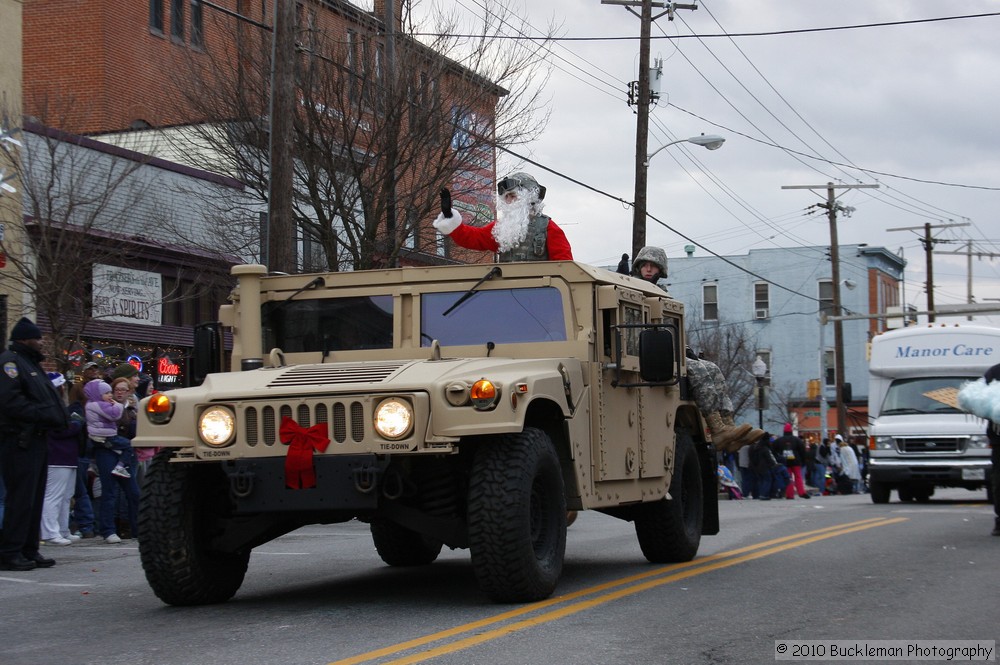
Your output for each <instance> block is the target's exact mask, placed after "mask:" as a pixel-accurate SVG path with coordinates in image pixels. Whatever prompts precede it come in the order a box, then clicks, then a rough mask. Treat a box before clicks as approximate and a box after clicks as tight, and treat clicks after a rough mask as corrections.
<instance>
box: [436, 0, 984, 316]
mask: <svg viewBox="0 0 1000 665" xmlns="http://www.w3.org/2000/svg"><path fill="white" fill-rule="evenodd" d="M482 2H483V0H454V4H455V7H456V9H457V11H459V12H467V13H473V12H477V11H478V12H480V13H481V12H482V11H483V8H482ZM698 4H699V8H698V9H697V10H696V11H689V10H678V12H677V18H676V19H675V20H674V21H668V19H667V17H666V16H662V17H661V18H659V19H657V20H656V22H655V23H654V25H653V29H652V34H653V36H654V38H655V37H663V36H664V35H671V36H682V37H683V38H681V39H673V40H668V39H665V38H661V39H654V41H653V43H652V49H651V53H652V57H653V58H654V59H655V58H660V59H662V61H663V78H662V83H661V91H660V100H659V103H658V104H657V106H656V107H655V108H653V109H652V111H651V121H650V128H651V136H650V141H649V146H650V151H653V150H655V149H656V148H657V147H659V146H661V145H663V144H665V143H667V142H669V141H672V140H675V139H683V138H687V137H690V136H695V135H698V134H701V133H706V134H719V135H722V136H724V137H725V138H726V143H725V145H724V146H723V147H722V148H721V149H719V150H716V151H708V150H705V149H704V148H700V147H697V146H693V145H688V144H680V145H674V146H670V147H667V148H666V149H664V150H663V151H662V152H660V153H659V154H658V155H656V157H655V158H654V159H653V160H652V162H651V164H650V167H649V188H648V211H649V213H650V214H651V215H653V216H655V217H657V218H658V219H659V220H662V222H663V223H662V224H660V223H657V222H655V221H652V220H650V221H649V223H648V226H647V242H648V244H657V245H661V246H663V247H664V248H665V249H666V251H667V255H668V257H680V256H683V254H684V252H683V247H684V245H687V244H689V240H687V239H685V238H683V237H682V234H683V235H686V236H688V237H690V238H692V239H694V240H695V241H697V242H698V243H699V244H701V245H703V246H704V247H705V248H707V250H710V252H714V253H718V254H722V255H734V254H735V255H740V254H745V253H746V252H747V251H748V250H750V249H755V248H766V247H786V248H787V247H797V246H803V245H828V244H829V243H830V231H829V223H828V221H827V218H826V217H825V212H824V211H822V210H815V209H814V210H813V211H812V212H809V211H807V208H808V207H809V206H811V205H812V204H814V203H818V202H822V201H823V200H825V197H826V192H825V191H822V190H818V191H816V192H815V193H813V192H810V191H808V190H784V189H782V186H783V185H824V184H825V183H827V182H831V181H832V182H835V183H837V184H857V183H864V184H879V185H880V188H879V189H877V190H850V191H847V190H844V192H843V193H842V194H840V195H839V201H840V202H841V203H842V204H843V205H845V206H851V207H853V208H854V209H855V210H854V213H853V215H852V216H850V217H849V218H847V217H842V218H841V220H840V222H839V225H838V233H839V240H840V243H841V244H850V243H868V244H869V245H871V246H883V247H886V248H888V249H890V250H892V251H894V252H897V253H898V252H900V251H901V252H902V254H903V255H904V257H905V258H906V260H907V261H908V267H907V271H906V279H907V284H906V291H905V294H906V300H907V302H909V303H911V304H914V305H916V306H917V307H918V308H919V309H921V310H922V309H925V308H926V307H925V306H926V295H925V294H924V291H923V284H924V281H925V279H926V272H925V270H926V268H925V259H924V250H923V247H922V244H921V242H920V236H921V235H922V230H921V231H889V230H888V229H895V228H901V227H922V226H923V225H924V224H925V223H931V224H932V225H934V226H942V225H946V224H968V226H962V227H958V226H953V227H949V228H936V229H934V230H933V235H934V236H935V237H936V238H939V239H941V240H942V242H940V243H938V244H936V247H935V249H936V253H935V257H934V277H935V284H936V285H937V287H936V289H935V300H936V303H937V304H942V303H961V302H965V300H966V292H967V286H966V281H967V275H966V264H967V259H966V258H965V256H959V255H948V254H945V253H944V252H958V251H965V249H966V244H965V243H966V242H967V241H968V240H971V241H972V242H973V245H972V247H973V251H975V252H985V253H989V252H994V253H997V254H998V255H1000V223H998V219H997V218H998V216H1000V132H998V131H997V127H996V124H997V119H998V118H1000V39H998V38H997V35H998V34H1000V2H996V1H986V0H979V1H975V0H973V1H963V2H957V1H948V0H940V1H938V2H933V3H931V2H916V1H904V0H894V1H893V2H872V1H871V0H839V1H838V2H829V1H827V0H794V1H793V0H786V1H784V2H776V1H773V0H772V1H770V2H736V1H733V0H725V1H723V0H705V1H702V2H699V3H698ZM521 11H522V12H523V16H524V17H526V18H527V20H528V21H529V22H530V23H531V24H532V25H533V26H535V27H536V28H537V33H538V34H541V33H543V32H544V31H545V28H546V26H547V25H548V24H549V23H550V22H551V21H552V20H555V21H556V22H558V23H561V26H562V27H561V29H560V35H561V36H562V37H565V38H574V39H573V40H569V39H567V40H565V41H559V42H557V43H555V44H554V45H553V47H552V53H553V57H552V66H553V70H552V77H551V80H550V81H549V84H548V85H547V86H546V89H545V92H546V95H547V96H548V97H549V99H550V110H551V120H550V122H549V124H548V126H547V128H546V130H545V132H544V134H543V135H542V136H541V138H540V139H539V140H538V141H537V142H535V143H533V144H532V145H530V146H527V147H526V148H525V149H524V152H525V154H526V155H527V156H529V157H530V158H531V159H532V160H535V161H537V162H539V163H540V164H542V165H543V166H544V167H546V168H548V169H551V170H552V171H553V172H555V173H548V172H545V171H543V170H541V169H539V168H538V167H536V166H531V165H526V164H524V163H517V162H516V161H511V160H510V158H502V159H501V163H500V166H499V170H500V171H501V172H502V173H501V175H503V174H504V173H506V172H507V171H508V170H510V169H511V168H515V167H516V168H520V167H524V169H525V170H528V171H531V172H533V173H535V174H536V176H537V177H538V180H539V181H541V182H542V184H544V185H545V186H546V187H547V188H548V195H547V196H546V202H547V207H546V213H548V214H549V215H550V216H551V217H552V218H553V219H555V220H556V221H557V222H558V223H559V224H560V225H561V226H563V227H564V229H565V230H566V232H567V235H568V236H569V239H570V242H571V243H572V246H573V252H574V256H575V257H576V258H577V259H579V260H582V261H585V262H587V263H592V264H598V265H604V264H615V263H617V261H618V258H619V257H620V256H621V253H622V252H625V251H629V249H630V245H631V233H632V210H631V208H630V207H628V206H626V205H623V204H622V203H621V202H620V201H618V200H615V199H622V200H624V201H627V202H630V201H632V200H634V177H635V175H634V170H635V169H634V161H635V157H634V154H635V143H636V136H635V122H636V116H635V114H634V113H633V111H632V109H631V108H630V107H629V106H628V105H627V104H626V89H627V82H628V81H632V80H635V79H637V78H638V69H637V68H638V54H639V42H638V39H618V40H600V39H597V38H602V37H603V38H608V37H618V38H622V37H637V36H638V34H639V29H640V20H639V18H638V17H637V16H635V15H633V14H632V13H630V12H629V11H628V10H626V9H625V8H624V7H622V6H616V5H606V4H601V2H600V0H531V2H530V3H527V2H526V3H525V6H524V8H523V9H522V10H521ZM662 11H663V10H662V9H661V10H654V13H657V12H662ZM989 13H998V15H997V16H984V17H980V18H964V19H954V20H943V21H933V22H919V23H916V22H914V21H921V20H926V19H935V18H944V17H958V16H968V15H974V14H989ZM894 22H914V23H903V24H900V25H874V26H872V27H857V28H850V27H849V26H861V25H867V24H887V23H894ZM841 27H848V29H840V30H825V31H822V30H821V31H816V30H817V29H824V28H841ZM795 30H813V31H812V32H802V33H797V34H796V33H792V34H764V35H760V36H753V33H775V32H781V31H795ZM748 33H749V34H748ZM737 34H744V35H746V36H735V35H737ZM690 35H700V36H702V38H701V39H698V38H693V37H690ZM719 35H734V36H732V37H728V36H719ZM685 36H686V37H685ZM576 38H595V39H593V40H583V41H577V40H576ZM793 151H794V152H793ZM831 162H836V163H837V164H832V163H831ZM557 174H559V175H557ZM560 175H564V176H567V177H568V178H572V179H573V180H577V181H580V182H582V183H585V184H586V185H589V186H591V187H594V188H597V189H599V190H602V191H603V192H606V193H608V194H610V195H611V197H613V198H608V197H605V196H602V195H601V194H598V193H595V192H592V191H589V190H588V189H587V188H585V187H582V186H580V185H578V184H574V183H573V182H570V181H569V180H566V179H564V178H562V177H560ZM668 227H669V228H668ZM944 241H950V242H944ZM710 252H709V251H706V249H702V248H698V249H697V250H696V253H695V255H696V256H706V255H708V254H709V253H710ZM973 269H974V273H973V274H974V278H973V294H974V295H975V297H976V299H977V301H979V302H983V301H984V300H985V299H986V298H1000V257H998V258H994V259H992V260H991V259H989V258H981V259H978V258H977V259H974V260H973ZM997 304H998V306H1000V303H997ZM993 321H995V322H996V321H1000V318H997V319H993Z"/></svg>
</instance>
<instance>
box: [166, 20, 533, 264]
mask: <svg viewBox="0 0 1000 665" xmlns="http://www.w3.org/2000/svg"><path fill="white" fill-rule="evenodd" d="M416 4H417V3H409V2H407V3H404V6H403V8H402V11H403V16H402V19H401V21H400V24H401V27H402V30H399V31H395V36H394V37H390V36H387V33H386V31H385V24H384V23H383V22H382V21H380V20H378V19H376V18H375V17H373V16H371V15H369V14H365V13H363V12H361V11H359V10H357V8H353V10H352V9H351V8H350V6H349V5H346V3H338V2H332V3H331V2H324V3H311V2H310V3H304V4H303V8H302V11H300V12H299V15H298V21H299V22H298V25H297V37H296V45H297V52H298V53H297V60H296V67H295V80H294V82H291V84H293V85H294V99H295V101H296V107H295V109H294V111H293V112H292V114H293V126H294V131H293V134H294V139H293V143H294V145H293V146H292V148H293V155H294V162H293V163H294V169H295V172H294V177H293V190H294V194H293V216H294V219H295V223H296V226H297V230H298V231H297V232H298V234H299V236H300V237H301V239H302V241H303V243H304V246H305V250H306V251H305V252H304V265H303V267H305V268H306V269H328V270H343V269H352V268H354V269H364V268H372V267H380V266H386V265H395V264H396V263H397V261H398V260H399V258H400V256H401V255H403V254H405V253H406V252H407V251H410V249H408V248H412V250H414V251H417V252H425V253H428V254H432V255H433V254H436V253H438V246H437V243H438V242H440V241H439V239H438V237H437V234H436V232H434V230H433V228H431V227H430V226H429V224H428V222H429V220H430V219H431V218H432V216H433V214H434V213H435V212H436V207H437V194H438V191H439V189H440V188H442V187H445V186H447V187H450V188H452V190H453V196H454V197H455V199H456V201H457V204H458V206H459V207H462V205H463V204H464V205H466V210H469V209H473V210H474V209H475V208H476V207H477V206H476V204H477V203H480V204H487V205H489V204H490V203H492V197H491V196H489V197H487V196H486V194H489V193H490V191H491V187H490V181H491V179H492V176H493V173H494V170H495V151H496V149H497V148H502V147H514V146H517V145H520V144H523V143H527V142H529V141H531V140H532V139H533V138H535V137H536V136H537V135H538V134H539V133H540V132H541V131H542V130H543V129H544V127H545V124H546V121H547V117H546V115H545V113H544V111H543V102H542V98H541V90H542V88H543V86H544V82H545V80H546V79H547V71H546V70H545V69H544V61H545V54H546V38H545V37H539V38H537V39H515V40H509V39H505V38H504V37H505V36H506V35H510V34H513V35H518V34H521V35H523V34H527V33H528V32H529V31H533V30H531V29H530V28H529V27H528V26H527V25H526V24H519V25H512V24H510V23H508V22H507V21H508V20H509V19H510V17H513V16H516V14H515V13H514V12H511V11H509V8H508V7H507V6H505V4H504V3H503V2H499V3H498V2H492V1H488V2H487V3H486V5H485V7H486V8H485V11H484V14H483V16H482V18H481V19H480V23H479V25H477V26H475V28H474V29H467V30H460V27H459V24H458V21H457V19H456V18H455V16H454V15H447V14H444V13H440V12H437V13H434V12H432V13H431V14H430V15H429V18H428V20H427V21H424V22H421V21H418V20H417V17H416V14H417V12H414V11H413V9H414V7H415V6H416ZM337 12H341V13H345V12H346V13H348V14H349V15H350V17H351V21H350V22H349V23H348V25H347V27H345V25H344V23H343V22H342V21H341V19H339V18H337V17H338V14H337ZM209 25H210V26H211V27H209ZM210 31H211V33H212V34H214V35H217V36H218V41H217V42H213V43H214V44H225V45H226V46H225V47H224V48H223V47H217V48H213V47H212V45H209V47H207V48H206V50H205V52H204V53H196V54H193V55H192V57H191V58H190V67H188V68H187V71H186V72H184V74H185V80H183V81H179V82H178V85H179V88H180V89H182V90H183V91H184V94H185V97H186V99H185V102H186V104H187V106H188V109H187V111H186V113H187V115H188V116H189V117H192V118H193V119H195V120H196V121H197V124H196V125H194V126H192V127H191V131H190V132H188V133H187V134H184V135H182V134H176V135H175V136H176V137H183V138H181V139H180V140H182V141H190V142H192V143H193V144H197V145H199V146H210V149H208V150H203V151H201V152H200V154H202V155H204V156H205V157H204V159H205V160H206V161H205V162H203V163H201V164H199V166H201V167H202V168H206V169H210V170H216V171H218V170H219V169H220V164H222V165H224V166H223V168H224V169H225V170H227V171H228V172H229V173H231V174H232V175H233V176H234V177H237V178H239V179H240V180H242V181H243V182H245V183H246V185H247V187H248V189H249V190H250V191H251V192H253V193H254V194H255V195H256V196H257V197H259V199H260V200H261V201H266V200H267V197H268V191H269V190H268V185H269V173H268V164H269V161H268V142H269V123H268V102H269V99H270V92H271V91H270V88H269V83H270V78H269V76H270V71H271V61H270V57H271V35H270V33H269V32H267V31H265V30H263V29H262V28H261V27H260V26H259V25H254V24H253V23H252V22H248V21H246V20H241V19H240V18H237V17H234V16H233V15H231V14H227V13H215V14H212V15H211V16H206V35H207V34H209V32H210ZM463 32H464V34H465V36H463V35H462V34H461V33H463ZM388 39H392V44H391V45H392V47H393V48H391V49H387V40H388ZM390 56H391V58H390ZM277 84H278V85H286V84H289V82H278V83H277ZM190 152H192V153H193V152H194V151H190ZM209 162H214V163H209ZM484 193H485V194H484ZM479 208H480V210H482V207H481V206H479Z"/></svg>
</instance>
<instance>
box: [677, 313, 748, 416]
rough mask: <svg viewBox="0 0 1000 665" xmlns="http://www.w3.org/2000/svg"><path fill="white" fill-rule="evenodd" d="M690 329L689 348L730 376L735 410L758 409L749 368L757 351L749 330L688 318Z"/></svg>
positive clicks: (731, 395)
mask: <svg viewBox="0 0 1000 665" xmlns="http://www.w3.org/2000/svg"><path fill="white" fill-rule="evenodd" d="M689 311H690V310H689ZM687 326H688V346H690V347H691V349H692V351H694V352H695V353H696V354H698V355H699V356H700V357H704V358H705V359H707V360H711V361H712V362H714V363H715V364H716V365H718V366H719V369H720V370H722V374H723V375H724V376H725V377H726V384H727V385H728V386H729V397H730V399H731V400H732V402H733V409H734V411H735V412H736V413H743V412H745V411H746V410H747V409H753V408H756V402H755V401H754V390H755V387H756V379H755V377H754V376H753V374H752V373H751V372H750V369H749V368H750V366H751V365H752V364H753V360H754V358H755V357H756V350H755V346H754V344H753V340H752V338H751V337H750V335H749V334H748V333H747V330H746V327H745V326H743V325H742V324H727V323H725V322H722V321H720V322H718V324H712V325H708V324H705V323H703V322H701V321H700V320H698V319H694V320H691V319H688V322H687Z"/></svg>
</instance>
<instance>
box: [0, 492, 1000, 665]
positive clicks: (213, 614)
mask: <svg viewBox="0 0 1000 665" xmlns="http://www.w3.org/2000/svg"><path fill="white" fill-rule="evenodd" d="M992 519H993V518H992V508H991V506H989V504H987V503H986V501H985V492H976V493H973V492H967V491H965V490H946V491H940V490H939V492H938V495H936V496H935V498H934V499H933V500H932V501H931V502H930V503H927V504H917V503H908V504H901V503H899V502H898V501H894V502H893V503H891V504H887V505H878V506H876V505H874V504H872V503H871V501H870V499H869V497H868V496H867V495H855V496H834V497H816V498H813V499H811V500H803V499H796V500H794V501H784V500H774V501H770V502H760V501H750V500H748V501H724V502H722V533H721V534H720V535H718V536H711V537H705V538H704V539H703V540H702V547H701V550H700V552H699V556H698V558H696V559H695V561H693V562H691V563H688V564H681V565H672V566H662V565H658V566H654V565H650V564H648V563H646V561H645V559H644V558H643V557H642V554H641V553H640V551H639V546H638V544H637V542H636V539H635V534H634V531H633V529H632V526H631V525H630V524H628V523H625V522H620V521H618V520H615V519H613V518H610V517H606V516H603V515H600V514H596V513H583V514H581V515H580V518H579V519H578V520H577V522H576V524H574V525H573V526H572V527H571V528H570V531H569V538H568V544H567V553H566V565H565V569H564V574H563V578H562V581H561V583H560V586H559V588H558V590H557V592H556V595H555V596H553V597H552V598H551V599H550V600H548V601H545V602H541V603H534V604H530V605H494V604H491V603H489V602H488V601H487V600H486V599H485V598H484V597H483V595H482V594H481V593H480V592H479V591H478V590H477V588H476V585H475V580H474V578H473V575H472V571H471V568H470V566H469V559H468V552H466V551H462V550H458V551H445V552H443V553H442V556H441V558H440V559H439V560H438V561H437V562H435V563H434V564H433V565H431V566H427V567H422V568H389V567H387V566H385V565H383V564H382V562H381V560H380V559H379V558H378V556H377V554H376V553H375V551H374V547H373V546H372V544H371V538H370V536H369V534H368V530H367V527H366V525H364V524H360V523H356V522H351V523H347V524H339V525H329V526H314V527H308V528H305V529H300V530H299V531H296V532H294V533H292V534H289V535H288V536H285V537H283V538H281V539H279V540H276V541H274V542H272V543H269V544H267V545H265V546H263V547H261V548H258V550H256V551H255V552H254V554H253V556H252V558H251V561H250V570H249V572H248V573H247V578H246V581H245V582H244V584H243V587H242V588H241V589H240V591H239V592H238V593H237V595H236V597H235V598H234V599H233V600H232V601H230V602H228V603H225V604H222V605H215V606H209V607H197V608H174V607H169V606H166V605H164V604H162V603H161V602H160V601H159V600H158V599H157V598H156V597H155V596H154V595H153V594H152V592H151V591H150V590H149V588H148V586H146V583H145V578H144V577H143V573H142V568H141V565H140V563H139V557H138V551H137V548H136V545H135V541H125V542H124V543H123V544H122V545H106V544H104V543H103V541H100V540H99V539H95V540H88V541H82V542H81V543H77V544H74V545H71V546H67V547H44V548H43V552H45V553H46V554H47V555H50V556H52V557H54V558H56V559H57V560H58V564H57V565H56V566H55V567H53V568H51V569H46V570H35V571H31V572H25V573H11V572H2V573H0V665H76V664H80V665H84V664H88V665H89V664H95V665H96V664H102V665H117V664H129V665H140V664H145V663H149V664H154V663H155V664H157V665H187V664H200V663H211V664H212V665H229V664H232V665H237V664H238V665H248V664H256V663H273V664H280V665H293V664H294V665H300V664H301V665H316V664H320V665H322V664H326V663H337V664H338V665H339V664H347V663H379V664H385V663H418V662H427V663H433V664H435V665H442V664H449V665H452V664H453V665H458V664H462V665H467V664H469V663H482V664H500V663H503V664H508V663H526V664H529V663H530V664H534V663H573V664H577V663H579V664H589V663H593V664H605V663H770V662H775V653H774V650H775V640H810V639H812V640H820V639H821V640H833V639H851V640H858V639H865V640H875V639H878V640H888V639H894V640H917V639H923V640H928V639H935V640H998V641H1000V602H998V594H1000V584H998V582H1000V570H998V568H1000V538H995V537H991V536H990V535H989V533H990V530H991V528H992ZM812 662H817V661H812ZM897 662H898V661H897Z"/></svg>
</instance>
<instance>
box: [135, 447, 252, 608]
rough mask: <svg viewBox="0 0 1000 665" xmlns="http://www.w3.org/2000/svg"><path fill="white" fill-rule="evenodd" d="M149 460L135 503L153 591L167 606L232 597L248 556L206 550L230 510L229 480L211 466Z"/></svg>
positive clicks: (166, 455)
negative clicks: (218, 520) (226, 511)
mask: <svg viewBox="0 0 1000 665" xmlns="http://www.w3.org/2000/svg"><path fill="white" fill-rule="evenodd" d="M170 455H171V451H169V450H165V451H162V452H160V453H158V454H157V455H156V457H154V458H153V460H152V461H151V462H150V465H149V470H148V471H147V472H146V479H145V481H144V482H143V488H142V498H141V500H140V502H139V557H140V560H141V561H142V568H143V570H144V571H145V572H146V580H147V581H148V582H149V586H150V587H152V589H153V593H155V594H156V595H157V597H158V598H159V599H160V600H162V601H163V602H165V603H167V604H168V605H208V604H212V603H221V602H225V601H227V600H229V599H230V598H232V597H233V595H234V594H235V593H236V591H237V590H238V589H239V588H240V585H242V584H243V578H244V576H245V575H246V572H247V565H248V564H249V562H250V552H249V551H246V552H241V553H228V552H218V551H213V550H211V549H209V546H208V543H209V542H210V539H211V537H212V536H213V535H214V529H215V528H216V524H217V522H216V520H217V519H218V518H220V517H222V516H223V513H224V512H225V510H226V508H227V507H228V506H229V498H228V491H229V482H228V481H227V479H226V476H225V475H224V474H223V473H222V472H221V471H220V470H219V469H218V468H217V467H214V466H204V465H194V464H171V463H170V462H169V459H170Z"/></svg>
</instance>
